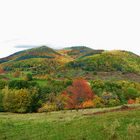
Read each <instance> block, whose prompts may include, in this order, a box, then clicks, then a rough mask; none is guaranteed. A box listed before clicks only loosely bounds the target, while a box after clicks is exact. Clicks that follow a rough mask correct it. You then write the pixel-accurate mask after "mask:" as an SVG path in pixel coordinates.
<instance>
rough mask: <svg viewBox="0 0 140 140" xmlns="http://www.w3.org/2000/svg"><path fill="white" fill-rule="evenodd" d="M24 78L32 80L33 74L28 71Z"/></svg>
mask: <svg viewBox="0 0 140 140" xmlns="http://www.w3.org/2000/svg"><path fill="white" fill-rule="evenodd" d="M24 79H25V81H31V80H33V76H32V74H31V73H28V74H26V76H25V78H24Z"/></svg>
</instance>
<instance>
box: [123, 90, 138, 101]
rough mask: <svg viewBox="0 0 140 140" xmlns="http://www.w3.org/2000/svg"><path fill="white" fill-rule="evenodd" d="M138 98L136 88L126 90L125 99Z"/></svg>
mask: <svg viewBox="0 0 140 140" xmlns="http://www.w3.org/2000/svg"><path fill="white" fill-rule="evenodd" d="M139 96H140V93H139V92H138V90H137V89H136V88H132V87H130V88H128V89H127V91H126V93H125V98H126V99H127V100H128V99H136V98H137V97H139Z"/></svg>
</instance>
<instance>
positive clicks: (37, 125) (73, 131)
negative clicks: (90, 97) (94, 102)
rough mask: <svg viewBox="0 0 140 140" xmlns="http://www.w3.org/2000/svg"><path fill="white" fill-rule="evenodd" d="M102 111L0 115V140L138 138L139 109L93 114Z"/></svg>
mask: <svg viewBox="0 0 140 140" xmlns="http://www.w3.org/2000/svg"><path fill="white" fill-rule="evenodd" d="M102 110H103V109H86V110H79V111H78V112H77V111H75V110H73V111H58V112H51V113H32V114H14V113H0V140H139V139H140V109H137V110H131V111H117V112H109V113H104V114H98V115H93V114H92V113H93V112H97V111H102ZM105 110H107V109H105ZM85 114H89V115H85Z"/></svg>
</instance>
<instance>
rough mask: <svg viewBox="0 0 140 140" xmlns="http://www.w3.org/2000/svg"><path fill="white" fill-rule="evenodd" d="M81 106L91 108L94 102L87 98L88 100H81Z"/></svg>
mask: <svg viewBox="0 0 140 140" xmlns="http://www.w3.org/2000/svg"><path fill="white" fill-rule="evenodd" d="M82 107H83V108H92V107H94V103H93V101H92V100H88V101H85V102H83V104H82Z"/></svg>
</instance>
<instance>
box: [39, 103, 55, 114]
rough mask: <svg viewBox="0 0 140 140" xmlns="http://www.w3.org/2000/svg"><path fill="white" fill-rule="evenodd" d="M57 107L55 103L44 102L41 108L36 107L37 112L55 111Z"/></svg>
mask: <svg viewBox="0 0 140 140" xmlns="http://www.w3.org/2000/svg"><path fill="white" fill-rule="evenodd" d="M56 110H57V107H56V104H55V103H46V104H44V105H43V106H42V107H41V108H39V109H38V112H39V113H42V112H50V111H56Z"/></svg>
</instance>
